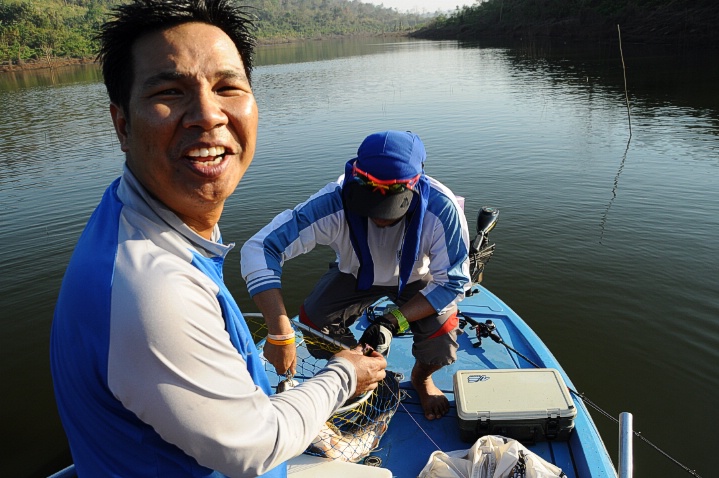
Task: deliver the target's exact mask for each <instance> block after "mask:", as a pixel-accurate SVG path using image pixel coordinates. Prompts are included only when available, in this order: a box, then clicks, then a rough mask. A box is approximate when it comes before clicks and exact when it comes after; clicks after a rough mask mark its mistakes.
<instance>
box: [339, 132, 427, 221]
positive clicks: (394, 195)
mask: <svg viewBox="0 0 719 478" xmlns="http://www.w3.org/2000/svg"><path fill="white" fill-rule="evenodd" d="M426 158H427V153H426V151H425V149H424V144H423V143H422V140H420V139H419V136H417V135H416V134H414V133H412V132H409V131H392V130H390V131H382V132H380V133H374V134H371V135H369V136H367V137H366V138H365V139H364V141H362V144H360V146H359V148H358V149H357V158H355V160H354V163H353V168H352V174H351V175H350V176H349V177H345V181H349V183H348V184H347V188H346V193H345V204H346V207H347V208H348V209H349V210H350V211H352V212H354V213H355V214H358V215H360V216H366V217H372V218H377V219H399V218H401V217H402V216H404V215H405V214H407V211H408V210H409V208H410V206H411V204H412V200H413V198H414V195H415V194H417V191H416V190H415V189H414V187H415V185H416V184H417V181H418V180H419V177H420V176H421V175H422V174H423V173H424V161H425V159H426ZM393 181H399V183H394V184H393Z"/></svg>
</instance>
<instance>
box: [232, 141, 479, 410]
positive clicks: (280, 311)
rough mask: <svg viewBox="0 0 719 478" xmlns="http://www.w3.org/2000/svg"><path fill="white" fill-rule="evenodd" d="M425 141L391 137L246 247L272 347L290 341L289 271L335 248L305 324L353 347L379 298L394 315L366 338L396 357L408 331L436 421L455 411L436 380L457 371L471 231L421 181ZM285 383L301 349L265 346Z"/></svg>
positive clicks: (251, 286) (363, 148) (416, 373)
mask: <svg viewBox="0 0 719 478" xmlns="http://www.w3.org/2000/svg"><path fill="white" fill-rule="evenodd" d="M426 156H427V155H426V152H425V148H424V145H423V144H422V141H421V140H420V139H419V137H418V136H417V135H416V134H413V133H411V132H406V131H383V132H379V133H375V134H371V135H370V136H368V137H367V138H365V140H364V141H363V142H362V144H361V145H360V147H359V149H358V150H357V157H355V158H352V159H350V160H349V161H348V162H347V163H346V165H345V172H344V175H343V176H342V177H340V178H339V179H338V180H337V181H336V182H331V183H329V184H328V185H326V186H325V187H324V188H322V189H321V190H320V191H318V192H317V193H315V194H314V195H312V196H311V197H310V198H309V199H308V200H307V201H305V202H303V203H301V204H299V205H298V206H296V207H295V208H294V209H292V210H286V211H284V212H282V213H280V214H278V215H277V216H276V217H275V218H274V219H273V220H272V221H271V222H270V224H268V225H267V226H265V227H264V228H263V229H262V230H260V231H259V232H258V233H257V234H255V235H254V236H253V237H252V238H250V239H249V240H248V241H247V242H246V243H245V245H244V246H243V247H242V276H243V277H244V279H245V281H246V282H247V288H248V290H249V292H250V295H251V296H252V298H253V299H254V301H255V303H256V304H257V306H258V307H259V309H260V311H261V312H262V314H263V316H264V318H265V321H266V323H267V326H268V333H269V334H270V335H271V336H285V335H288V334H291V332H292V328H291V325H290V320H289V317H288V315H287V312H286V309H285V306H284V301H283V299H282V294H281V291H280V290H281V280H280V278H281V275H282V264H283V263H284V261H286V260H288V259H291V258H293V257H296V256H298V255H300V254H304V253H306V252H309V251H310V250H312V249H313V248H314V247H315V245H317V244H325V245H328V246H330V247H331V248H332V249H333V250H334V251H335V252H336V254H337V260H336V262H334V263H333V264H331V266H330V269H329V270H328V271H327V272H326V273H325V274H324V276H323V277H322V278H321V279H320V280H319V282H318V283H317V285H316V286H315V288H314V289H313V291H312V293H311V294H310V296H309V297H307V298H306V299H305V301H304V304H303V305H302V307H301V309H300V320H301V321H302V322H303V323H305V324H307V325H309V326H310V327H313V328H315V329H317V330H320V331H322V332H324V333H326V334H329V335H331V336H333V337H335V338H337V339H338V340H340V341H342V342H344V343H346V344H347V345H350V346H353V345H354V344H356V342H357V341H356V340H355V338H354V337H353V336H352V333H351V332H349V331H348V329H347V327H349V325H351V324H352V322H353V321H354V320H355V319H356V318H357V317H358V316H360V315H361V314H362V311H363V310H364V309H365V308H366V307H368V306H369V305H371V304H372V303H374V302H375V301H376V300H377V299H379V298H381V297H384V296H387V297H389V298H390V299H391V300H392V301H393V302H394V303H395V304H397V305H398V306H399V308H397V309H394V310H391V311H388V312H386V313H385V315H384V316H383V317H381V318H379V319H378V320H376V321H375V322H374V323H373V324H372V325H370V326H369V327H368V328H367V330H366V331H365V332H364V334H363V335H362V337H361V338H360V342H361V343H366V344H368V345H370V346H371V347H373V348H374V349H375V350H377V351H379V352H381V353H383V354H385V355H386V354H387V353H388V351H389V346H390V341H391V339H392V336H393V335H396V334H398V333H402V332H405V331H406V330H408V329H411V331H412V334H413V337H414V342H413V347H412V353H413V355H414V357H415V359H416V362H415V366H414V368H413V370H412V377H411V380H412V385H413V386H414V388H415V389H416V390H417V392H418V394H419V397H420V400H421V403H422V408H423V409H424V413H425V416H426V418H427V419H429V420H433V419H435V418H439V417H441V416H442V415H444V414H445V413H447V411H448V410H449V401H448V400H447V398H446V397H445V396H444V394H443V393H442V392H441V390H439V389H438V388H437V387H436V386H435V384H434V382H433V381H432V374H433V373H434V372H435V371H437V370H439V369H440V368H442V367H443V366H445V365H449V364H451V363H453V362H454V361H455V360H456V351H457V341H456V338H457V330H458V327H457V325H458V320H457V303H458V302H459V301H460V300H461V299H462V298H463V297H464V293H465V290H466V289H467V288H468V287H469V285H470V277H469V259H468V256H467V251H468V250H469V232H468V229H467V222H466V219H465V217H464V213H463V211H462V209H461V207H460V206H459V203H458V201H457V198H456V197H455V196H454V194H453V193H452V192H451V191H450V190H449V189H448V188H447V187H445V186H444V185H442V184H441V183H440V182H439V181H437V180H435V179H433V178H431V177H429V176H427V175H426V174H425V173H424V162H425V159H426ZM265 356H266V358H267V359H268V360H269V361H270V363H272V365H273V366H274V367H275V368H276V369H277V370H278V371H279V372H280V373H285V372H288V371H289V372H291V373H294V372H295V367H296V356H295V347H294V345H290V346H287V345H282V343H276V344H272V343H270V342H268V343H267V344H266V345H265Z"/></svg>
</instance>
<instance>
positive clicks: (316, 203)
mask: <svg viewBox="0 0 719 478" xmlns="http://www.w3.org/2000/svg"><path fill="white" fill-rule="evenodd" d="M343 217H344V216H343V212H342V195H341V186H340V185H339V184H338V183H334V182H333V183H329V184H328V185H327V186H325V187H324V188H322V189H321V190H320V191H318V192H317V193H315V194H314V195H312V196H311V197H310V198H309V199H308V200H307V201H305V202H303V203H301V204H299V205H297V206H296V207H295V208H294V209H287V210H285V211H283V212H281V213H280V214H278V215H277V216H275V218H274V219H273V220H272V221H271V222H270V223H269V224H267V225H266V226H265V227H263V228H262V229H261V230H260V231H259V232H257V233H256V234H255V235H254V236H252V237H251V238H250V239H249V240H248V241H247V242H246V243H245V244H244V245H243V246H242V250H241V256H242V257H241V264H242V277H243V278H244V279H245V282H246V283H247V290H248V291H249V293H250V296H254V295H255V294H257V293H259V292H262V291H264V290H268V289H280V288H281V277H282V266H283V265H284V262H285V261H286V260H288V259H292V258H293V257H297V256H299V255H301V254H305V253H307V252H309V251H311V250H312V249H314V247H315V246H316V245H317V244H329V243H331V241H332V240H333V238H334V236H335V235H336V234H337V231H338V230H339V227H338V222H339V221H341V220H344V219H343Z"/></svg>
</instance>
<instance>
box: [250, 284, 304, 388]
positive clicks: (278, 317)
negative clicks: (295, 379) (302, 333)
mask: <svg viewBox="0 0 719 478" xmlns="http://www.w3.org/2000/svg"><path fill="white" fill-rule="evenodd" d="M252 300H254V301H255V304H257V308H259V309H260V312H262V316H263V317H264V318H265V323H266V324H267V332H268V333H270V334H274V335H289V334H293V333H294V329H293V328H292V325H291V322H290V318H289V317H288V316H287V310H286V309H285V302H284V300H283V299H282V293H281V292H280V289H268V290H264V291H262V292H259V293H258V294H256V295H255V296H254V297H252ZM264 354H265V358H266V359H267V361H268V362H270V363H271V364H272V366H273V367H275V370H277V373H279V374H280V375H284V374H286V373H287V372H290V373H291V374H292V375H294V374H295V373H297V350H296V349H295V344H294V343H292V344H288V345H274V344H271V343H269V342H265V347H264Z"/></svg>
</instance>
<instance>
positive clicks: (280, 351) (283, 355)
mask: <svg viewBox="0 0 719 478" xmlns="http://www.w3.org/2000/svg"><path fill="white" fill-rule="evenodd" d="M264 354H265V358H266V359H267V361H268V362H270V363H271V364H272V366H273V367H275V370H277V373H279V374H280V375H282V374H285V373H287V372H290V373H291V374H292V375H294V374H295V373H296V370H297V348H296V346H295V344H289V345H274V344H271V343H269V342H265V346H264Z"/></svg>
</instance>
